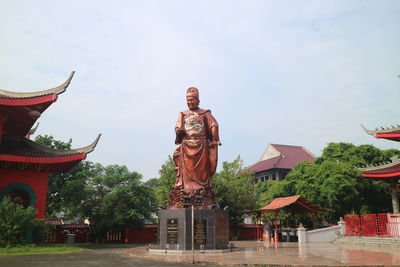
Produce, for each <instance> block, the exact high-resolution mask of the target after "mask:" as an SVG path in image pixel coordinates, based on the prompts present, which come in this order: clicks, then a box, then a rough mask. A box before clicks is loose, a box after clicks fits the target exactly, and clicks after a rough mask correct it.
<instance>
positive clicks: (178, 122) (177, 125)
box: [175, 112, 184, 145]
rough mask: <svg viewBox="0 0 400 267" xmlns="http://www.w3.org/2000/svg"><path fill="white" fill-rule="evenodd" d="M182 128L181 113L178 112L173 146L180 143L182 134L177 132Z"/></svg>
mask: <svg viewBox="0 0 400 267" xmlns="http://www.w3.org/2000/svg"><path fill="white" fill-rule="evenodd" d="M183 128H184V127H183V112H179V116H178V120H177V121H176V125H175V134H176V138H175V144H176V145H178V144H180V143H182V139H183V137H184V134H182V133H178V130H183Z"/></svg>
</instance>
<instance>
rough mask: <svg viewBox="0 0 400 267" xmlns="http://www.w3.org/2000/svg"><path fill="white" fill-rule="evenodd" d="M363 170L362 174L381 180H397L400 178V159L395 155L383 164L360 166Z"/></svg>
mask: <svg viewBox="0 0 400 267" xmlns="http://www.w3.org/2000/svg"><path fill="white" fill-rule="evenodd" d="M359 170H361V171H362V176H363V177H365V178H372V179H375V180H381V181H385V180H387V181H389V182H390V180H393V181H397V180H398V179H399V178H400V159H399V158H398V157H393V158H392V161H391V162H386V163H384V164H381V165H375V166H368V167H365V168H359Z"/></svg>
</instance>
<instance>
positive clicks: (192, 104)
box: [186, 96, 200, 110]
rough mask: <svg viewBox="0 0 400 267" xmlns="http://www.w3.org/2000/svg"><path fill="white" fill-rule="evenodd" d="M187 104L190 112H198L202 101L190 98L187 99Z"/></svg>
mask: <svg viewBox="0 0 400 267" xmlns="http://www.w3.org/2000/svg"><path fill="white" fill-rule="evenodd" d="M186 103H187V106H188V108H189V109H190V110H196V109H197V108H198V107H199V103H200V100H198V99H197V98H196V97H193V96H189V97H186Z"/></svg>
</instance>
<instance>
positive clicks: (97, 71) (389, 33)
mask: <svg viewBox="0 0 400 267" xmlns="http://www.w3.org/2000/svg"><path fill="white" fill-rule="evenodd" d="M71 71H76V74H75V76H74V78H73V80H72V82H71V84H70V86H69V87H68V89H67V91H66V92H65V93H63V94H61V95H60V96H59V98H58V100H57V102H56V103H54V104H53V105H52V106H50V108H48V109H47V110H46V112H44V113H43V114H42V116H41V118H40V119H39V120H38V121H39V122H40V126H39V128H38V130H37V132H36V135H39V134H41V135H45V134H47V135H52V136H54V137H55V138H56V139H58V140H62V141H68V140H69V139H70V138H71V139H72V145H73V147H75V148H78V147H83V146H86V145H88V144H90V143H91V142H92V141H93V140H94V139H95V138H96V136H97V134H98V133H102V134H103V135H102V137H101V139H100V142H99V144H98V146H97V147H96V149H95V151H94V152H92V153H90V154H89V155H88V157H87V159H88V160H90V161H93V162H99V163H101V164H103V165H109V164H120V165H126V166H128V168H129V170H131V171H137V172H139V173H141V174H143V176H144V180H147V179H150V178H154V177H158V176H159V174H158V171H159V169H160V167H161V165H162V164H163V163H164V162H165V161H166V160H167V159H168V156H169V155H172V153H173V151H174V150H175V148H176V145H175V144H174V139H175V133H174V127H175V122H176V120H177V117H178V113H179V112H180V111H183V110H186V109H187V107H186V100H185V94H186V89H187V88H188V87H191V86H195V87H197V88H199V91H200V101H201V103H200V106H201V107H202V108H204V109H210V110H211V111H212V114H213V115H214V117H215V118H216V119H217V120H218V123H219V126H220V138H221V142H222V146H221V147H220V150H219V168H218V170H220V169H221V165H222V162H223V161H228V162H230V161H233V160H234V159H235V158H236V157H237V156H238V155H240V157H241V158H242V159H243V163H244V166H248V165H251V164H253V163H255V162H256V161H258V160H259V159H260V157H261V155H262V153H263V152H264V150H265V148H266V146H267V145H268V144H271V143H272V144H287V145H298V146H303V147H305V148H306V149H308V150H309V151H311V152H312V153H313V154H314V155H316V156H319V155H321V153H322V150H323V148H324V147H325V146H326V145H327V144H328V143H329V142H350V143H353V144H355V145H360V144H372V145H374V146H376V147H378V148H381V149H388V148H397V149H400V145H399V144H398V143H395V142H390V141H388V140H382V139H381V140H380V139H375V138H373V137H372V136H370V135H368V134H366V133H365V132H364V131H363V129H362V128H361V126H360V124H363V125H365V126H366V127H367V128H369V129H375V128H377V127H381V126H383V127H386V126H391V125H397V124H400V118H399V114H400V105H399V100H400V79H399V77H397V75H399V74H400V1H398V0H394V1H388V0H379V1H378V0H376V1H367V0H362V1H357V0H352V1H348V0H346V1H329V0H324V1H311V0H309V1H301V0H298V1H294V0H293V1H268V0H262V1H257V0H251V1H245V0H242V1H234V0H229V1H224V0H218V1H215V0H209V1H208V0H202V1H187V0H182V1H176V0H168V1H166V0H159V1H152V0H146V1H128V0H127V1H122V0H116V1H99V0H97V1H89V0H88V1H75V0H68V1H67V0H59V1H41V0H37V1H22V0H1V1H0V88H1V89H3V90H9V91H16V92H30V91H39V90H44V89H49V88H52V87H55V86H58V85H60V84H62V83H63V82H64V81H65V80H66V79H67V77H68V76H69V74H70V73H71ZM33 138H34V136H33ZM218 170H217V171H218Z"/></svg>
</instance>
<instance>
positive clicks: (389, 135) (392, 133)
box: [361, 125, 400, 142]
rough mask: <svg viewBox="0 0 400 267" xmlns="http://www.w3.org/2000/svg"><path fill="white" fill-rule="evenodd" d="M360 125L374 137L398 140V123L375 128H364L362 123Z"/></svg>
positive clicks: (399, 133) (399, 139)
mask: <svg viewBox="0 0 400 267" xmlns="http://www.w3.org/2000/svg"><path fill="white" fill-rule="evenodd" d="M361 127H362V128H363V129H364V131H365V132H366V133H367V134H369V135H372V136H374V137H375V138H383V139H388V140H392V141H397V142H400V125H397V126H393V125H392V126H390V127H386V128H384V127H381V128H380V129H378V128H376V129H375V130H369V129H367V128H365V127H364V125H361Z"/></svg>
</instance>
